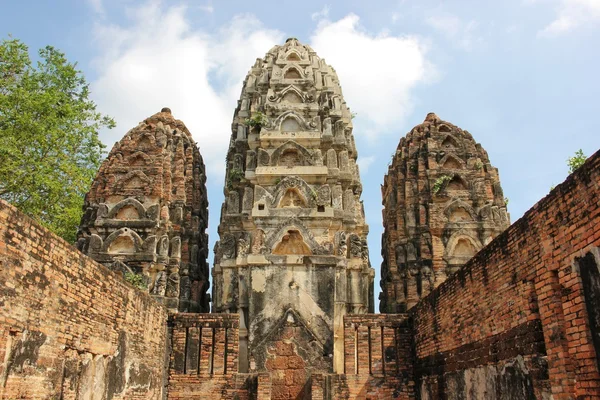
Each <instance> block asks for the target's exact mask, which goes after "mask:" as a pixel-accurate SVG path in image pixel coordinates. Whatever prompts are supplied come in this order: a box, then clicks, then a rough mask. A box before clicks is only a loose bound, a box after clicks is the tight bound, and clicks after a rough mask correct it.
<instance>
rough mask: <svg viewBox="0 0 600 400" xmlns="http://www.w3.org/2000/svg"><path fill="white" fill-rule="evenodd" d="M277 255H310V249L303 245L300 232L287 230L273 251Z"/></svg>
mask: <svg viewBox="0 0 600 400" xmlns="http://www.w3.org/2000/svg"><path fill="white" fill-rule="evenodd" d="M273 254H278V255H288V254H291V255H311V254H312V252H311V251H310V247H309V246H308V245H307V244H306V243H305V241H304V238H303V237H302V235H301V234H300V231H298V230H295V229H289V230H288V231H287V232H286V233H285V234H284V235H283V237H282V238H281V241H280V242H279V243H277V245H276V246H275V248H274V249H273Z"/></svg>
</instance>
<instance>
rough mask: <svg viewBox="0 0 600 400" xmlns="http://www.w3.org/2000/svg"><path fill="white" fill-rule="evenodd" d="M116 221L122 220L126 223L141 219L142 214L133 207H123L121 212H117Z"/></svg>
mask: <svg viewBox="0 0 600 400" xmlns="http://www.w3.org/2000/svg"><path fill="white" fill-rule="evenodd" d="M115 219H121V220H125V221H130V220H134V219H140V213H139V212H138V210H137V208H136V207H134V206H133V205H127V206H125V207H121V208H120V209H119V211H117V214H116V215H115Z"/></svg>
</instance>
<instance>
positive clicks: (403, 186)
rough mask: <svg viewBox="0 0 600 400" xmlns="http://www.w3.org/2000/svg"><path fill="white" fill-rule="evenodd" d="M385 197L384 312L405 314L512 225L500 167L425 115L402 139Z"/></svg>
mask: <svg viewBox="0 0 600 400" xmlns="http://www.w3.org/2000/svg"><path fill="white" fill-rule="evenodd" d="M381 191H382V196H383V206H384V209H383V226H384V233H383V238H382V250H381V251H382V256H383V264H382V266H381V289H382V293H381V304H380V309H381V312H384V313H397V312H404V311H406V310H407V309H408V308H411V307H412V306H413V305H415V304H416V303H417V302H418V301H419V299H421V298H422V297H424V296H426V295H427V294H428V293H429V292H430V291H431V290H432V289H433V288H434V287H437V286H438V285H439V284H440V283H442V282H443V281H445V280H446V278H447V277H448V276H449V275H450V274H452V273H454V272H455V271H456V270H457V269H459V268H460V267H461V266H462V265H463V264H464V263H465V262H467V261H468V260H469V259H470V258H471V257H473V255H475V253H477V252H478V251H479V250H480V249H481V248H482V247H483V246H484V245H486V244H488V243H489V242H490V241H491V240H492V239H493V238H494V237H496V236H497V235H498V234H499V233H501V232H502V231H503V230H504V229H506V228H507V227H508V226H509V224H510V223H509V215H508V213H507V211H506V204H505V200H504V195H503V192H502V188H501V186H500V178H499V176H498V170H497V169H496V168H494V167H493V166H492V165H491V164H490V160H489V158H488V155H487V153H486V151H485V150H484V149H483V148H482V147H481V145H480V144H478V143H476V142H475V140H474V139H473V137H472V136H471V134H470V133H469V132H467V131H465V130H462V129H460V128H459V127H457V126H455V125H452V124H451V123H448V122H445V121H442V120H440V119H439V118H438V117H437V115H435V114H433V113H429V114H428V115H427V118H425V121H424V122H423V123H422V124H420V125H417V126H415V127H414V128H413V129H412V130H411V131H410V132H409V133H408V134H407V135H406V137H404V138H402V139H401V140H400V144H399V145H398V148H397V150H396V153H395V155H394V158H393V161H392V165H390V167H389V168H388V173H387V175H386V176H385V178H384V183H383V186H382V188H381Z"/></svg>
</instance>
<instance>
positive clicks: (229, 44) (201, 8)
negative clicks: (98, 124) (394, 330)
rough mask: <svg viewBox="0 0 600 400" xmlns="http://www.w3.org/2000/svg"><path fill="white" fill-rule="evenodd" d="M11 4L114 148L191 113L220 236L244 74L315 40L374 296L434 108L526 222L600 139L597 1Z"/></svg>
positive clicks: (7, 17) (7, 18)
mask: <svg viewBox="0 0 600 400" xmlns="http://www.w3.org/2000/svg"><path fill="white" fill-rule="evenodd" d="M0 9H1V10H2V14H0V27H1V28H0V32H2V37H3V38H5V37H7V36H8V34H12V36H13V37H16V38H19V39H21V40H23V41H24V42H25V43H26V44H28V45H29V46H30V49H31V50H36V49H38V48H40V47H43V46H45V45H47V44H50V45H53V46H55V47H57V48H59V49H61V50H62V51H64V52H65V53H66V54H67V57H68V58H69V59H70V60H71V61H77V62H78V65H79V68H80V69H81V70H82V71H83V72H84V74H85V76H86V78H87V79H88V81H89V82H91V84H92V98H93V99H94V100H95V101H96V103H97V104H98V106H99V109H100V110H101V111H103V112H105V113H107V114H109V115H112V116H113V117H115V119H116V121H117V124H118V126H117V128H116V129H114V130H112V131H107V132H102V134H101V137H102V139H103V141H104V142H105V143H106V144H107V146H108V148H110V147H111V146H112V144H113V143H114V142H115V141H116V140H118V139H120V138H121V137H122V136H123V135H124V134H125V133H126V132H127V131H128V130H129V129H131V128H133V127H134V126H135V125H137V123H138V122H139V121H141V120H143V119H144V118H145V117H147V116H150V115H152V114H154V113H155V112H158V111H159V110H160V109H161V108H162V107H164V106H168V107H171V109H172V110H173V114H174V116H175V117H177V118H180V119H182V120H183V121H184V122H185V123H186V125H187V126H188V127H189V129H190V131H191V132H192V134H193V135H194V137H195V139H196V140H197V142H198V144H199V146H200V150H201V152H202V154H203V155H204V157H205V162H206V164H207V168H208V179H209V180H208V192H209V202H210V231H209V235H210V239H211V247H210V248H211V249H212V246H213V244H214V241H215V240H216V239H217V234H216V227H217V225H218V220H219V212H220V206H221V203H222V200H223V190H222V186H223V176H224V159H225V151H226V147H227V143H228V141H229V137H230V133H231V132H230V124H231V118H232V116H233V110H234V108H235V104H236V101H237V98H238V96H239V94H240V91H241V83H242V80H243V78H244V76H245V74H246V73H247V71H248V70H249V68H250V67H251V66H252V64H253V63H254V60H255V59H256V58H257V57H262V56H264V54H265V53H266V51H267V50H269V49H270V48H271V47H272V46H273V45H274V44H278V43H283V41H284V40H285V38H287V37H292V36H293V37H297V38H298V39H299V40H300V41H302V42H303V43H307V44H310V45H312V46H313V47H314V49H315V50H316V51H317V53H318V54H319V55H320V56H321V57H323V58H325V59H326V60H327V62H328V63H329V64H330V65H332V66H333V67H334V68H335V69H336V70H337V72H338V75H339V77H340V81H341V84H342V89H343V90H344V95H345V98H346V101H347V103H348V105H349V107H350V108H351V110H352V111H354V112H356V113H357V118H356V119H355V120H354V134H355V137H356V140H357V146H358V152H359V163H360V165H361V177H362V181H363V186H364V191H363V196H362V197H363V199H364V203H365V212H366V216H367V222H368V223H369V225H370V228H371V232H370V234H369V246H370V250H371V251H370V253H371V263H372V264H373V267H374V268H375V270H376V271H377V274H378V275H377V277H376V291H377V293H378V290H379V265H380V263H381V257H380V255H379V254H380V238H381V232H382V229H383V228H382V224H381V192H380V185H381V183H382V182H383V176H384V174H385V173H386V171H387V165H388V163H389V162H390V161H391V155H392V153H394V150H395V148H396V146H397V144H398V141H399V139H400V138H401V137H402V136H404V135H405V134H406V133H407V132H408V131H409V130H410V128H411V127H412V126H414V125H416V124H418V123H421V122H422V121H423V119H424V118H425V115H426V114H427V113H428V112H430V111H433V112H435V113H437V114H438V116H439V117H440V118H442V119H444V120H447V121H449V122H452V123H454V124H456V125H458V126H460V127H461V128H463V129H466V130H468V131H469V132H471V134H472V135H473V136H474V138H475V139H476V140H477V141H478V142H480V143H481V144H482V145H483V147H484V148H485V149H486V150H487V152H488V154H489V156H490V159H491V162H492V164H493V165H494V166H496V167H497V168H498V169H499V171H500V178H501V182H502V186H503V188H504V193H505V196H506V197H508V198H509V199H510V202H509V206H508V208H509V211H510V213H511V221H513V222H514V221H516V220H517V219H518V218H519V217H520V216H521V215H522V214H523V213H524V212H525V211H527V210H528V209H529V208H530V207H531V206H533V205H534V204H535V203H536V202H537V201H538V200H539V199H540V198H542V197H543V196H545V195H546V194H547V193H548V191H549V189H550V187H551V186H552V185H556V184H558V183H560V182H562V181H563V180H564V179H565V178H566V176H567V169H568V168H567V165H566V159H567V158H568V157H569V156H571V155H573V153H574V152H575V151H576V150H578V149H580V148H581V149H583V150H584V153H585V154H586V155H588V156H589V155H591V154H592V153H593V152H595V151H596V150H597V149H598V147H600V146H598V144H599V143H600V141H599V140H598V138H599V137H600V133H599V131H598V130H599V128H598V126H597V125H598V123H597V116H598V115H599V114H600V101H599V94H600V79H598V71H600V52H599V51H598V49H599V48H600V0H513V1H503V2H498V1H494V2H491V1H489V2H485V3H484V2H476V1H449V0H446V1H408V0H405V1H370V2H366V1H338V2H328V3H323V2H316V1H311V0H304V1H294V2H292V1H285V0H280V1H254V2H249V1H213V2H211V1H204V0H203V1H191V0H190V1H166V0H165V1H162V2H161V1H136V0H122V1H109V0H86V1H83V0H81V1H74V0H73V1H66V0H56V1H50V0H45V1H42V0H39V1H32V0H22V1H9V0H0ZM211 257H212V255H211ZM376 296H377V294H376ZM377 303H378V302H377Z"/></svg>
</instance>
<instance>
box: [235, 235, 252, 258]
mask: <svg viewBox="0 0 600 400" xmlns="http://www.w3.org/2000/svg"><path fill="white" fill-rule="evenodd" d="M249 251H250V240H249V238H248V235H244V236H242V237H240V238H239V239H238V243H237V256H238V257H246V256H247V255H248V252H249Z"/></svg>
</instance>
